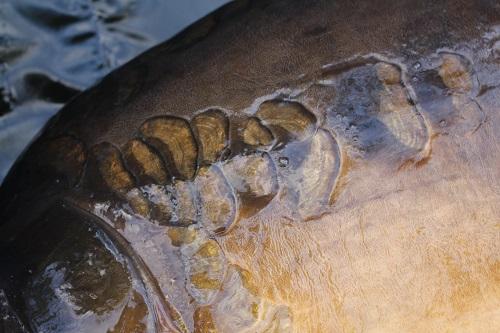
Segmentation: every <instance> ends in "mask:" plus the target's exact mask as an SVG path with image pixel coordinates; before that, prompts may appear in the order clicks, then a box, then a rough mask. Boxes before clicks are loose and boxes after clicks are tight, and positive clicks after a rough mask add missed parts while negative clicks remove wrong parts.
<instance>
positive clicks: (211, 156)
mask: <svg viewBox="0 0 500 333" xmlns="http://www.w3.org/2000/svg"><path fill="white" fill-rule="evenodd" d="M191 125H192V126H193V130H194V132H195V133H196V134H197V136H198V139H199V142H200V162H201V163H203V164H210V163H214V162H216V161H217V160H218V159H219V158H220V157H221V155H222V152H223V151H224V149H225V148H226V147H227V144H228V140H229V120H228V119H227V116H226V115H225V113H224V112H222V111H220V110H208V111H204V112H202V113H200V114H198V115H196V116H195V117H194V118H193V119H192V121H191Z"/></svg>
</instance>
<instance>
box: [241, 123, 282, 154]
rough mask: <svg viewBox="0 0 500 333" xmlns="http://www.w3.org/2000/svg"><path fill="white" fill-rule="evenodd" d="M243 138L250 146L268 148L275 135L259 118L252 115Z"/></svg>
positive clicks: (244, 130) (244, 129)
mask: <svg viewBox="0 0 500 333" xmlns="http://www.w3.org/2000/svg"><path fill="white" fill-rule="evenodd" d="M242 140H243V142H244V143H245V144H247V145H249V146H252V147H258V148H266V147H269V146H270V145H271V144H272V143H273V141H274V137H273V134H272V132H271V131H270V130H269V129H268V128H267V127H265V126H264V125H262V123H261V121H260V120H259V119H258V118H255V117H250V118H248V120H247V121H246V123H245V125H244V128H243V133H242Z"/></svg>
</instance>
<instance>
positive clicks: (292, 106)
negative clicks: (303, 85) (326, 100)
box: [255, 99, 317, 143]
mask: <svg viewBox="0 0 500 333" xmlns="http://www.w3.org/2000/svg"><path fill="white" fill-rule="evenodd" d="M255 115H256V116H257V117H258V118H259V119H260V120H261V121H262V123H263V124H264V125H266V126H267V127H269V128H270V129H271V131H272V132H273V133H274V136H275V137H276V138H277V139H278V140H279V141H280V142H281V143H285V142H287V141H290V140H299V141H300V140H304V139H305V138H307V137H309V136H311V135H312V134H313V133H314V131H315V130H316V123H317V120H316V116H314V114H312V113H311V112H309V111H308V110H307V109H306V108H305V107H304V106H303V105H302V104H300V103H298V102H294V101H285V100H279V99H277V100H269V101H265V102H264V103H262V104H261V105H260V106H259V109H258V110H257V112H256V114H255Z"/></svg>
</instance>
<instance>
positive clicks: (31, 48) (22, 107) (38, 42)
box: [0, 0, 228, 182]
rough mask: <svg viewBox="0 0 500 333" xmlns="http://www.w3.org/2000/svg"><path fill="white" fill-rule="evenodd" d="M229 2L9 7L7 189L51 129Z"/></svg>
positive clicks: (2, 9) (2, 89) (4, 10)
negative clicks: (114, 74)
mask: <svg viewBox="0 0 500 333" xmlns="http://www.w3.org/2000/svg"><path fill="white" fill-rule="evenodd" d="M226 2H228V1H227V0H168V1H161V0H1V1H0V94H1V99H0V182H1V181H2V180H3V178H4V177H5V175H6V174H7V172H8V170H9V168H10V167H11V165H12V163H13V162H14V160H15V159H16V158H17V156H18V155H19V154H20V153H21V152H22V150H23V149H24V148H25V147H26V145H27V144H28V143H29V142H30V141H31V139H32V138H33V136H34V135H36V133H37V132H38V131H39V130H40V128H41V127H42V126H43V125H44V124H45V122H46V121H47V120H48V119H49V118H50V117H51V116H52V115H54V113H56V112H57V110H59V109H60V108H61V107H62V105H63V104H64V103H66V102H67V101H68V100H69V99H70V98H72V97H73V96H75V95H76V94H78V93H79V92H80V91H82V90H85V89H86V88H88V87H89V86H91V85H93V84H94V83H96V82H97V81H99V79H101V78H102V77H103V76H104V75H106V74H107V73H108V72H109V71H111V70H112V69H113V68H115V67H117V66H120V65H122V64H123V63H125V62H127V61H128V60H130V59H131V58H133V57H135V56H136V55H137V54H139V53H140V52H142V51H144V50H146V49H148V48H150V47H152V46H154V45H156V44H158V43H159V42H162V41H164V40H166V39H168V38H169V37H171V36H173V35H174V34H175V33H177V32H179V31H180V30H182V29H183V28H185V27H186V26H187V25H189V24H190V23H192V22H193V21H195V20H197V19H199V18H200V17H202V16H204V15H206V14H207V13H209V12H210V11H212V10H214V9H215V8H217V7H219V6H221V5H222V4H224V3H226Z"/></svg>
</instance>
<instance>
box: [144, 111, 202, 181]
mask: <svg viewBox="0 0 500 333" xmlns="http://www.w3.org/2000/svg"><path fill="white" fill-rule="evenodd" d="M140 132H141V134H142V135H143V137H144V138H145V140H146V142H148V143H149V144H151V145H152V146H153V147H155V148H156V149H157V150H158V151H159V152H160V154H161V155H162V158H163V161H164V162H165V163H167V164H168V167H169V170H170V171H171V173H172V175H173V176H175V177H178V178H181V179H193V178H194V176H195V173H196V168H197V159H198V145H197V144H196V141H195V139H194V136H193V132H192V131H191V127H190V126H189V123H188V122H187V121H186V120H184V119H181V118H176V117H168V116H165V117H157V118H152V119H149V120H147V121H146V122H145V123H144V124H142V126H141V128H140Z"/></svg>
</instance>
